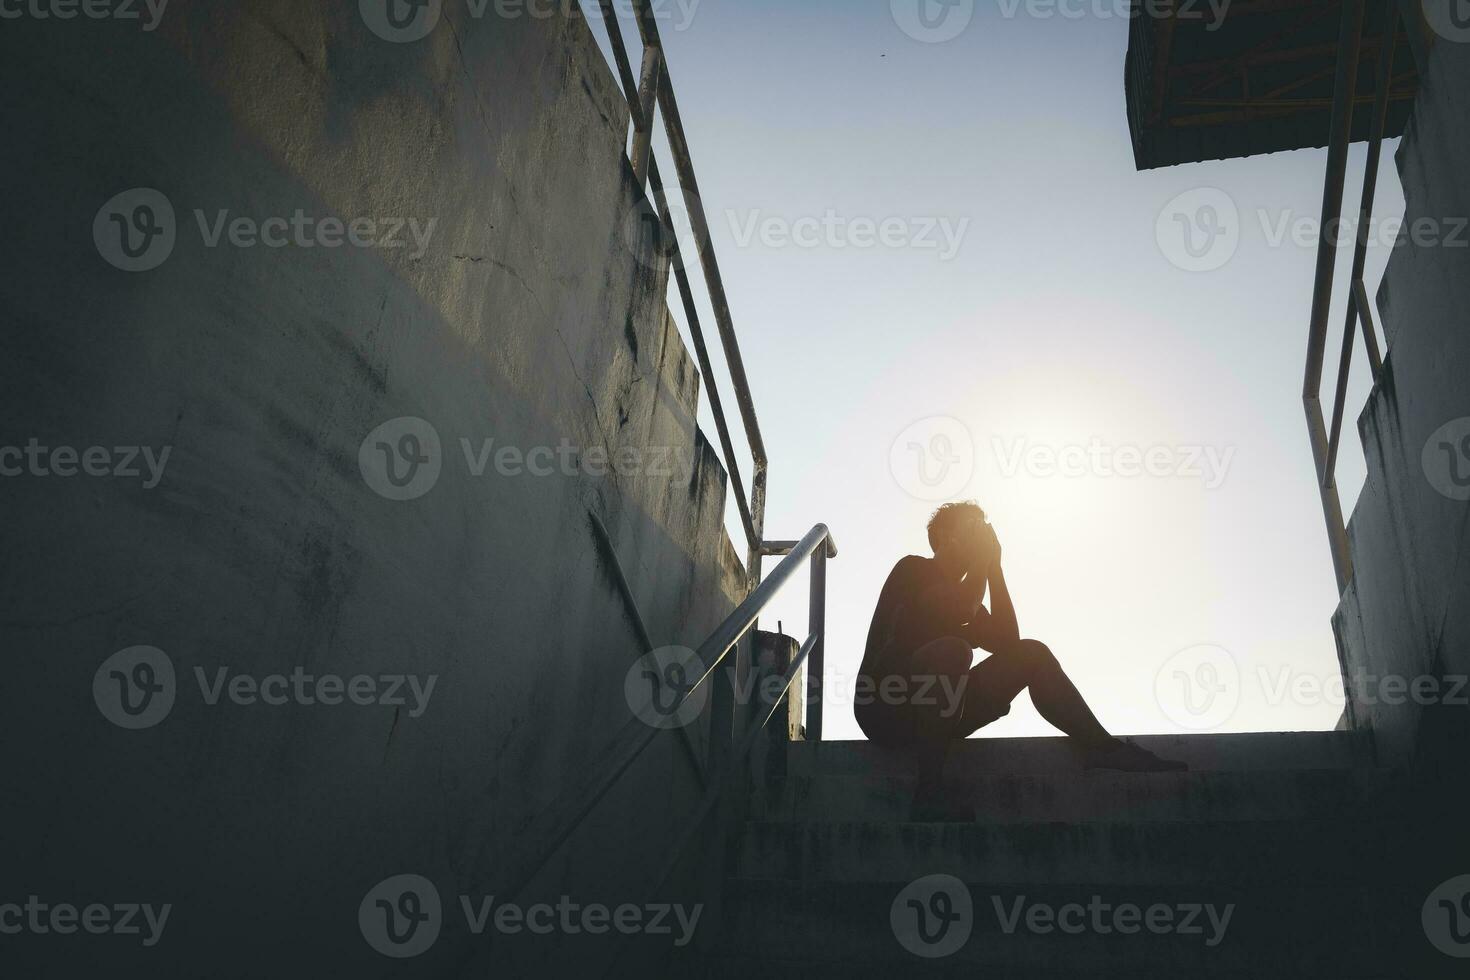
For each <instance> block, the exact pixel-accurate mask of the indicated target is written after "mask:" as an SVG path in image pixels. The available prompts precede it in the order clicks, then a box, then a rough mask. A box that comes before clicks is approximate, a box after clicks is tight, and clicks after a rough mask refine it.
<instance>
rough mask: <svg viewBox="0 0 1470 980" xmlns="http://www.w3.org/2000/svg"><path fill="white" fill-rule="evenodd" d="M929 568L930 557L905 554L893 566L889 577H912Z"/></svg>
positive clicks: (921, 573)
mask: <svg viewBox="0 0 1470 980" xmlns="http://www.w3.org/2000/svg"><path fill="white" fill-rule="evenodd" d="M928 569H929V559H928V558H921V557H920V556H918V555H904V556H903V557H902V558H900V559H899V560H898V561H897V562H896V563H895V564H894V566H893V571H891V572H889V573H888V577H889V579H900V578H902V579H911V578H913V577H914V576H917V575H923V574H924V573H925V572H926V571H928Z"/></svg>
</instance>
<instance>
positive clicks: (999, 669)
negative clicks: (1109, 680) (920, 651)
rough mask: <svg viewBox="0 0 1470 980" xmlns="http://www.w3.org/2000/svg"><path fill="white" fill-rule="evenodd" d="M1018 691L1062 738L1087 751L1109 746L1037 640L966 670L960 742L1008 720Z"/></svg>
mask: <svg viewBox="0 0 1470 980" xmlns="http://www.w3.org/2000/svg"><path fill="white" fill-rule="evenodd" d="M1022 690H1029V691H1030V692H1031V703H1032V704H1034V705H1036V711H1037V713H1038V714H1040V715H1041V717H1042V718H1044V719H1046V721H1047V722H1048V723H1049V724H1050V725H1052V727H1054V728H1056V729H1057V730H1058V731H1060V732H1062V733H1063V734H1064V735H1070V736H1072V737H1073V738H1075V739H1077V740H1078V741H1079V742H1080V743H1082V744H1084V745H1089V746H1091V745H1101V744H1104V743H1107V742H1111V741H1112V738H1113V737H1112V735H1110V734H1108V730H1107V729H1106V728H1104V727H1103V726H1102V722H1100V721H1098V720H1097V716H1096V715H1094V714H1093V713H1092V709H1091V708H1089V707H1088V706H1087V702H1086V701H1085V700H1084V699H1083V697H1082V694H1081V692H1080V691H1078V690H1077V686H1076V685H1075V684H1073V683H1072V680H1071V678H1069V677H1068V676H1067V674H1066V672H1065V671H1063V670H1062V665H1061V664H1059V663H1058V662H1057V658H1056V657H1054V656H1052V652H1051V650H1050V649H1048V648H1047V646H1046V644H1045V643H1041V642H1039V641H1037V640H1022V641H1021V642H1020V643H1018V644H1017V645H1016V647H1015V648H1014V649H1012V650H1008V651H1006V652H1005V653H997V654H994V655H992V656H991V657H990V658H988V659H987V660H985V661H983V662H981V663H979V664H977V665H976V666H975V667H974V668H972V669H971V670H970V675H969V681H968V683H967V685H966V689H965V717H964V723H963V725H962V726H961V729H962V731H961V733H960V736H959V737H961V738H964V737H966V736H968V735H971V734H973V733H974V732H976V731H978V730H979V729H981V728H983V727H984V726H986V725H988V724H990V723H991V722H993V721H995V720H996V719H997V718H1001V717H1003V716H1005V715H1007V714H1009V713H1010V704H1011V702H1012V701H1014V700H1015V699H1016V696H1017V695H1019V694H1020V693H1021V691H1022Z"/></svg>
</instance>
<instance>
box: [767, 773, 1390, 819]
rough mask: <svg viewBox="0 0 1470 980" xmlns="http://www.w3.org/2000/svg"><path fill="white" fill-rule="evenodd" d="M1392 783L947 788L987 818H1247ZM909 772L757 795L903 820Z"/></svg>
mask: <svg viewBox="0 0 1470 980" xmlns="http://www.w3.org/2000/svg"><path fill="white" fill-rule="evenodd" d="M1392 785H1393V774H1392V773H1391V771H1389V770H1386V769H1311V770H1296V771H1292V770H1275V771H1265V772H1255V773H1243V772H1209V771H1206V772H1188V773H1105V772H1090V773H1085V774H1081V775H1078V774H1066V775H1053V774H1018V773H999V774H978V775H970V776H968V777H962V778H960V777H957V778H951V779H950V780H949V783H948V789H949V794H950V797H951V798H952V799H953V800H954V801H955V803H956V805H958V806H960V807H962V808H964V809H966V810H969V811H972V812H973V813H974V817H975V820H976V821H977V822H981V823H998V824H1019V823H1025V824H1032V823H1040V822H1064V823H1097V822H1108V821H1121V820H1128V821H1133V822H1136V823H1157V822H1161V821H1172V820H1216V821H1250V820H1263V819H1265V820H1283V819H1289V818H1297V817H1329V816H1335V815H1339V814H1342V813H1351V812H1353V810H1354V809H1355V808H1356V807H1358V806H1359V805H1361V804H1362V803H1363V802H1364V801H1365V800H1371V799H1375V798H1377V797H1380V796H1382V795H1383V794H1384V793H1385V792H1387V791H1388V790H1389V788H1390V787H1391V786H1392ZM913 791H914V779H913V778H912V777H907V778H906V777H900V776H888V775H871V776H860V775H849V774H839V775H802V776H791V777H789V778H788V779H787V780H786V781H785V783H784V784H783V785H782V786H781V787H780V788H779V790H775V791H767V792H766V793H765V794H763V795H762V796H760V797H759V798H758V799H757V802H756V805H757V807H758V813H757V815H758V816H759V817H761V818H762V819H766V820H788V821H815V822H825V823H836V822H843V821H876V822H889V823H892V822H900V823H901V822H905V821H907V820H908V816H909V805H910V802H911V800H912V797H913Z"/></svg>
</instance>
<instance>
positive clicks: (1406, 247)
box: [1334, 41, 1470, 762]
mask: <svg viewBox="0 0 1470 980" xmlns="http://www.w3.org/2000/svg"><path fill="white" fill-rule="evenodd" d="M1467 113H1470V45H1466V44H1456V43H1453V42H1450V41H1443V42H1441V43H1440V44H1438V45H1437V46H1436V47H1435V48H1434V49H1433V52H1432V54H1431V56H1430V60H1429V70H1428V72H1427V73H1426V76H1425V79H1424V85H1423V88H1422V90H1421V92H1420V94H1419V96H1418V99H1417V102H1416V103H1415V106H1414V115H1413V118H1412V119H1411V121H1410V124H1409V128H1408V130H1407V132H1406V133H1405V136H1404V139H1403V141H1402V143H1401V145H1400V148H1399V153H1398V161H1397V162H1398V169H1399V175H1400V178H1401V180H1402V183H1403V187H1404V196H1405V199H1406V203H1407V207H1406V211H1405V216H1404V233H1403V234H1402V235H1401V236H1400V240H1399V243H1398V247H1397V249H1396V251H1395V253H1394V255H1393V257H1392V259H1391V260H1390V262H1389V265H1388V269H1387V271H1386V273H1385V275H1384V279H1383V282H1382V284H1381V286H1380V289H1379V294H1378V307H1379V312H1380V315H1381V318H1382V320H1381V322H1382V326H1383V330H1384V332H1385V333H1386V335H1387V338H1388V356H1387V358H1386V363H1385V365H1384V371H1383V374H1382V376H1381V378H1380V380H1379V383H1378V384H1377V385H1376V386H1375V387H1374V390H1373V393H1372V396H1371V397H1370V399H1369V402H1368V405H1367V407H1366V408H1365V409H1364V410H1363V413H1362V415H1361V417H1360V418H1359V420H1358V428H1359V433H1360V435H1361V437H1362V440H1363V446H1364V451H1365V455H1366V457H1367V461H1368V479H1367V482H1366V484H1365V485H1364V489H1363V493H1362V496H1361V497H1360V499H1359V502H1358V504H1357V507H1356V508H1355V510H1354V513H1353V516H1352V520H1351V522H1350V524H1349V536H1350V538H1351V543H1352V550H1353V561H1354V566H1355V576H1354V580H1353V582H1352V584H1351V586H1350V587H1349V589H1348V590H1347V592H1346V594H1345V595H1344V597H1343V602H1342V605H1341V607H1340V608H1339V610H1338V613H1337V615H1336V616H1335V617H1334V628H1335V630H1336V633H1337V638H1338V649H1339V655H1340V657H1341V659H1342V661H1343V666H1344V671H1345V674H1346V676H1347V677H1348V680H1349V687H1350V695H1351V703H1350V705H1349V709H1350V716H1351V718H1352V720H1353V721H1354V723H1355V724H1356V725H1357V726H1359V727H1367V728H1371V729H1372V730H1373V731H1374V732H1375V734H1376V740H1377V743H1378V747H1379V751H1380V753H1381V754H1382V755H1383V756H1384V758H1385V759H1387V760H1390V761H1399V762H1403V761H1408V760H1411V759H1414V758H1415V757H1416V756H1423V755H1427V756H1430V757H1435V758H1441V757H1443V755H1444V750H1447V749H1450V748H1452V746H1450V745H1449V744H1447V743H1448V742H1449V741H1451V740H1453V739H1457V738H1458V737H1459V736H1456V735H1454V734H1452V733H1453V732H1454V731H1455V730H1456V725H1451V726H1450V727H1449V728H1441V727H1438V726H1436V727H1433V728H1428V729H1426V728H1425V725H1426V721H1427V719H1426V711H1425V709H1426V707H1427V708H1429V709H1430V710H1429V713H1430V714H1432V715H1436V716H1438V717H1446V716H1447V714H1448V715H1456V716H1458V715H1463V714H1464V713H1465V710H1466V709H1465V707H1464V706H1463V705H1464V703H1465V699H1467V698H1470V688H1464V687H1460V688H1459V689H1458V690H1457V689H1456V688H1457V687H1458V686H1459V682H1458V681H1457V680H1456V678H1463V677H1465V676H1466V675H1470V603H1467V602H1466V596H1467V595H1470V502H1467V498H1470V483H1466V482H1462V481H1464V480H1465V479H1466V473H1465V472H1460V473H1456V472H1455V470H1454V468H1453V467H1454V466H1455V461H1456V460H1457V461H1458V467H1459V468H1460V469H1461V470H1465V468H1466V467H1470V448H1467V447H1470V443H1466V444H1465V445H1459V444H1458V443H1459V440H1458V438H1456V439H1449V438H1447V436H1446V433H1447V432H1449V431H1451V430H1447V428H1446V427H1447V426H1450V427H1454V426H1456V425H1458V426H1459V427H1460V431H1462V434H1465V435H1470V385H1467V384H1466V378H1467V377H1470V331H1467V314H1466V311H1467V310H1470V245H1467V240H1466V235H1465V228H1466V225H1465V222H1466V220H1467V219H1470V183H1467V181H1466V174H1467V173H1470V129H1467V127H1466V126H1465V120H1466V118H1467ZM1421 221H1427V222H1429V224H1428V225H1425V226H1424V227H1426V228H1432V229H1438V230H1437V231H1436V232H1435V233H1434V234H1417V233H1415V232H1414V229H1415V226H1416V223H1418V222H1421ZM1360 351H1361V349H1360ZM1443 443H1450V444H1451V445H1450V449H1451V450H1452V451H1453V455H1445V453H1444V452H1443V450H1444V445H1442V444H1443ZM1385 678H1402V679H1404V681H1406V682H1410V683H1412V682H1413V681H1414V680H1415V679H1418V678H1435V679H1437V680H1439V681H1440V683H1439V684H1438V687H1437V692H1435V691H1431V690H1430V688H1429V687H1428V686H1427V682H1426V686H1425V687H1424V688H1422V689H1421V691H1420V694H1419V695H1418V696H1415V695H1414V694H1413V693H1412V692H1409V693H1405V692H1404V691H1403V690H1400V689H1398V688H1397V687H1396V686H1395V687H1386V686H1385V680H1384V679H1385ZM1387 683H1389V684H1394V685H1396V684H1397V682H1396V681H1389V682H1387ZM1395 702H1396V703H1395ZM1453 702H1458V704H1456V703H1453ZM1459 724H1462V723H1459ZM1426 732H1428V733H1431V734H1430V735H1429V740H1430V741H1435V742H1440V743H1445V744H1423V743H1424V741H1425V739H1424V736H1425V734H1426ZM1453 748H1454V749H1455V752H1456V753H1457V754H1458V755H1461V756H1462V755H1463V746H1458V747H1453Z"/></svg>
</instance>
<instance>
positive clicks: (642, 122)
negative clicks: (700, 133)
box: [632, 47, 664, 187]
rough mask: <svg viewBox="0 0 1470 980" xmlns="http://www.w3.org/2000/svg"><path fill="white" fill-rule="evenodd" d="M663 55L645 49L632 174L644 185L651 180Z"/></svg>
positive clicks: (640, 81)
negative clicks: (655, 121)
mask: <svg viewBox="0 0 1470 980" xmlns="http://www.w3.org/2000/svg"><path fill="white" fill-rule="evenodd" d="M663 71H664V57H663V52H662V51H660V50H659V49H658V48H654V47H645V48H644V49H643V71H642V73H641V75H640V78H639V82H638V109H639V112H638V115H639V117H640V118H639V120H638V128H637V129H636V130H635V131H634V133H633V152H632V160H633V177H634V179H635V180H637V181H638V186H639V187H642V186H643V185H644V184H645V183H647V181H648V157H649V154H650V153H652V152H653V123H654V118H653V116H654V112H655V111H657V108H658V88H659V85H660V83H661V82H662V80H663Z"/></svg>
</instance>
